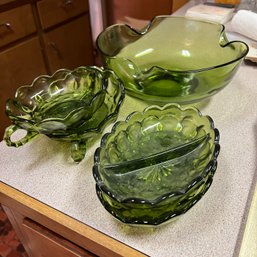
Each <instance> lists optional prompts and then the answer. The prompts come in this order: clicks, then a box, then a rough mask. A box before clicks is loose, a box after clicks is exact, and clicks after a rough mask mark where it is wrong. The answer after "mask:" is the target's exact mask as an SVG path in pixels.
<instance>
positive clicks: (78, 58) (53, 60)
mask: <svg viewBox="0 0 257 257" xmlns="http://www.w3.org/2000/svg"><path fill="white" fill-rule="evenodd" d="M82 28H83V30H82ZM90 35H91V32H90V29H89V16H88V15H83V16H81V17H79V18H78V19H76V20H73V21H71V22H69V23H68V24H65V25H62V26H59V27H58V28H57V29H53V30H51V31H49V32H46V33H44V34H43V38H44V43H45V46H46V55H47V58H48V62H49V68H50V71H51V72H52V73H53V72H54V71H55V70H57V69H58V68H59V67H66V68H67V67H68V68H70V69H72V68H75V67H78V66H82V65H92V59H93V46H92V43H91V41H90V40H89V38H90ZM77 49H80V51H77Z"/></svg>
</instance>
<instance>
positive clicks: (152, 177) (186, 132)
mask: <svg viewBox="0 0 257 257" xmlns="http://www.w3.org/2000/svg"><path fill="white" fill-rule="evenodd" d="M219 151H220V145H219V131H218V130H217V129H216V128H214V123H213V121H212V119H211V118H210V117H209V116H202V115H201V113H200V112H199V111H198V110H197V109H196V108H194V107H187V108H181V107H180V106H179V105H177V104H168V105H165V106H164V107H159V106H150V107H148V108H146V109H145V110H144V112H142V113H140V112H135V113H132V114H131V115H129V116H128V117H127V119H126V120H125V121H120V122H116V123H115V124H114V126H113V128H112V131H111V133H107V134H105V135H104V136H103V137H102V140H101V145H100V147H99V148H97V150H96V152H95V156H94V167H93V175H94V178H95V181H96V192H97V195H98V197H99V199H100V201H101V203H102V204H103V206H104V207H105V209H106V210H107V211H108V212H110V213H111V214H112V215H113V216H114V217H116V218H117V219H118V220H120V221H122V222H124V223H128V224H133V225H159V224H161V223H164V222H166V221H168V220H170V219H172V218H174V217H176V216H179V215H181V214H183V213H185V212H187V211H188V210H189V209H190V208H191V207H192V206H193V205H195V203H196V202H197V201H199V200H200V199H201V198H202V196H203V195H204V194H205V193H206V191H207V190H208V189H209V187H210V186H211V183H212V181H213V176H214V173H215V171H216V168H217V157H218V154H219Z"/></svg>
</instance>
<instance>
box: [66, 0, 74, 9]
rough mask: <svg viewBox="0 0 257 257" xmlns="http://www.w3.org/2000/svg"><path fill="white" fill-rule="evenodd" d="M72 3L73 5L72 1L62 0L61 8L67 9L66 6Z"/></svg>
mask: <svg viewBox="0 0 257 257" xmlns="http://www.w3.org/2000/svg"><path fill="white" fill-rule="evenodd" d="M73 3H74V1H73V0H64V1H63V6H64V7H68V6H71V5H73Z"/></svg>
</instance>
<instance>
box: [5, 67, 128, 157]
mask: <svg viewBox="0 0 257 257" xmlns="http://www.w3.org/2000/svg"><path fill="white" fill-rule="evenodd" d="M124 96H125V92H124V87H123V84H122V82H121V81H120V79H118V78H117V76H116V75H115V73H114V72H112V71H110V70H102V69H100V68H97V67H94V66H90V67H89V66H88V67H78V68H76V69H74V70H68V69H60V70H58V71H56V72H55V73H54V74H53V75H52V76H48V75H42V76H39V77H38V78H36V79H35V80H34V81H33V83H32V84H31V85H29V86H22V87H20V88H18V90H17V91H16V94H15V97H14V99H9V100H8V101H7V103H6V114H7V115H8V117H9V118H10V119H11V120H12V122H13V125H11V126H10V127H8V128H6V130H5V135H4V140H5V141H6V143H7V145H9V146H15V147H19V146H21V145H24V144H26V143H27V142H29V141H30V140H31V139H32V138H34V137H35V136H37V135H39V134H45V135H47V136H48V137H50V138H53V139H56V140H63V141H69V142H71V157H72V158H73V160H74V161H75V162H80V161H81V160H82V159H83V158H84V156H85V153H86V143H87V141H88V140H89V139H92V138H94V137H95V136H97V135H98V134H100V133H101V132H102V130H103V128H104V127H105V126H106V125H107V124H108V122H114V121H115V120H116V118H117V115H118V112H119V108H120V105H121V103H122V102H123V99H124ZM18 129H24V130H26V131H27V134H26V135H25V137H23V138H21V139H20V140H18V141H15V142H13V141H12V139H11V136H12V134H13V133H14V132H15V131H16V130H18Z"/></svg>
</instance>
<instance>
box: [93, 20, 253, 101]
mask: <svg viewBox="0 0 257 257" xmlns="http://www.w3.org/2000/svg"><path fill="white" fill-rule="evenodd" d="M224 29H225V27H224V26H223V25H221V24H216V23H210V22H205V21H200V20H194V19H190V18H185V17H174V16H157V17H155V18H154V19H153V20H152V21H151V22H150V23H149V25H148V26H147V27H146V28H144V29H142V30H140V31H139V30H136V29H133V28H131V27H130V26H128V25H125V24H116V25H112V26H110V27H108V28H106V29H105V30H104V31H103V32H102V33H101V34H100V35H99V36H98V38H97V47H98V49H99V50H100V53H101V56H102V58H103V62H104V66H105V67H106V68H110V69H112V70H113V71H115V73H116V74H117V75H118V77H120V78H121V80H122V81H123V83H124V86H125V89H126V91H127V93H128V94H130V95H131V96H134V97H137V98H140V99H142V100H145V101H148V102H151V103H156V104H160V105H164V104H166V103H171V102H173V103H180V104H188V103H192V102H197V101H200V100H203V99H205V98H207V97H210V96H212V95H214V94H215V93H217V92H219V91H220V90H221V89H222V88H224V87H225V86H226V85H227V84H228V83H229V82H230V81H231V80H232V78H233V76H234V75H235V73H236V72H237V70H238V68H239V66H240V63H241V62H242V60H243V59H244V57H245V56H246V54H247V52H248V46H247V45H246V44H245V43H244V42H241V41H231V42H229V41H228V39H227V37H226V34H225V31H224Z"/></svg>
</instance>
